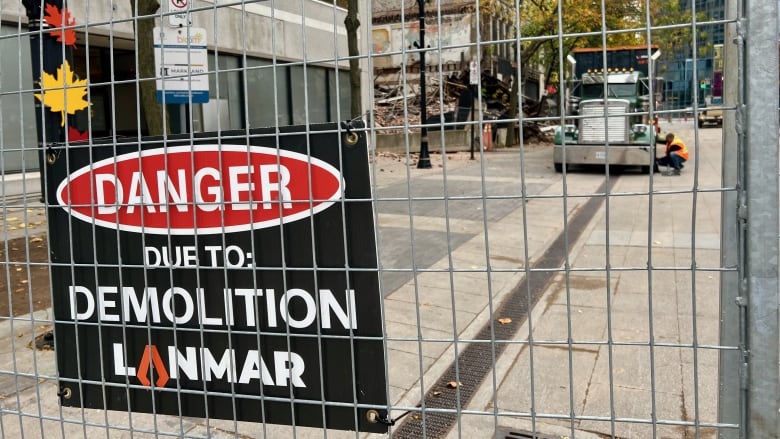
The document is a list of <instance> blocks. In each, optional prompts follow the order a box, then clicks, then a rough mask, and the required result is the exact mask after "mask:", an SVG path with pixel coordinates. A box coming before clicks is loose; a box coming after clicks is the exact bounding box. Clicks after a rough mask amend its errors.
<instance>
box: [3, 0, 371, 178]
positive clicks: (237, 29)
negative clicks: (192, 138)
mask: <svg viewBox="0 0 780 439" xmlns="http://www.w3.org/2000/svg"><path fill="white" fill-rule="evenodd" d="M168 1H170V0H168ZM131 3H132V2H131V0H114V1H110V2H95V1H87V0H70V1H68V3H67V7H68V10H69V12H70V15H71V18H72V19H74V20H75V26H76V27H75V30H76V38H77V41H76V46H75V49H74V50H73V54H74V57H73V58H74V59H73V63H74V66H73V70H74V71H75V72H76V74H77V76H78V77H79V78H80V79H87V81H88V94H87V98H86V99H87V100H88V101H89V103H90V104H91V106H90V110H91V111H89V112H84V111H82V112H79V113H83V115H79V116H78V123H77V125H78V127H79V129H80V130H88V131H89V132H90V133H91V135H92V136H93V137H105V136H122V135H131V136H137V135H138V133H141V134H142V135H143V134H146V127H145V122H144V117H143V114H142V112H143V106H142V105H140V103H139V96H140V91H139V79H138V74H137V71H138V61H137V56H136V39H135V31H134V25H133V14H132V11H131ZM161 3H162V5H163V6H162V7H161V9H160V10H159V11H158V12H157V14H156V15H158V16H157V17H156V18H155V21H156V25H157V26H163V27H166V26H170V14H169V13H168V2H166V1H164V0H163V1H161ZM332 3H333V2H330V3H328V2H323V1H318V0H306V1H303V2H300V1H297V2H283V1H275V2H271V1H269V2H255V3H246V4H242V3H238V2H237V3H236V4H226V3H224V2H219V1H218V0H196V1H191V2H190V5H189V7H190V20H191V26H193V27H198V28H203V29H205V30H206V36H207V50H208V80H209V100H208V102H207V103H204V104H192V105H178V104H177V105H168V106H167V111H168V113H169V115H170V127H171V131H172V132H173V133H180V132H199V131H215V130H217V129H218V128H219V129H220V130H228V129H244V128H256V127H266V126H276V125H280V126H283V125H297V124H306V123H321V122H333V121H338V120H346V119H349V118H350V111H349V103H350V86H349V65H348V62H347V61H346V57H347V56H348V52H347V38H346V30H345V27H344V18H345V16H346V10H345V9H343V8H340V7H336V6H334V5H333V4H332ZM0 6H1V7H2V9H1V10H2V25H1V26H0V56H2V57H3V59H6V60H7V59H18V60H19V63H9V62H3V63H0V78H1V79H0V111H2V120H1V121H0V123H1V124H2V134H1V137H0V150H1V151H2V159H3V165H2V171H3V173H4V174H7V173H14V172H27V171H34V170H36V169H38V157H37V152H36V148H37V142H38V140H37V138H36V130H35V122H36V120H35V110H34V105H35V98H34V97H33V93H34V91H33V78H32V68H31V57H32V56H37V53H32V52H33V50H31V48H30V31H29V30H28V27H27V17H26V12H25V9H24V7H23V6H22V3H21V2H19V1H18V0H1V3H0ZM363 22H367V21H365V20H363ZM362 39H363V41H365V40H366V39H365V38H362ZM364 88H365V87H364Z"/></svg>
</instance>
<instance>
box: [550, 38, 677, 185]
mask: <svg viewBox="0 0 780 439" xmlns="http://www.w3.org/2000/svg"><path fill="white" fill-rule="evenodd" d="M659 55H660V51H659V50H658V47H657V46H651V47H648V46H622V47H612V48H607V49H604V48H600V47H599V48H582V49H575V50H573V51H572V53H571V54H569V55H568V56H567V59H568V60H569V63H570V64H571V66H572V79H571V80H569V81H568V83H567V94H568V95H567V99H566V107H567V108H566V116H565V117H566V123H565V124H564V125H562V126H558V127H557V128H556V130H555V140H554V147H553V164H554V167H555V170H556V171H557V172H563V170H564V169H571V166H572V165H607V164H609V165H610V166H613V165H620V166H634V167H639V168H640V169H641V170H642V171H643V172H649V171H650V170H651V169H652V167H653V165H654V163H655V154H656V153H655V149H656V141H655V130H654V129H653V124H652V121H651V120H650V117H649V115H650V111H651V107H652V108H653V109H654V108H655V107H654V106H656V105H657V104H658V103H659V102H660V100H661V96H662V95H663V94H662V91H663V80H662V79H661V78H657V77H656V75H655V72H654V70H655V63H654V61H655V60H656V59H657V58H658V56H659Z"/></svg>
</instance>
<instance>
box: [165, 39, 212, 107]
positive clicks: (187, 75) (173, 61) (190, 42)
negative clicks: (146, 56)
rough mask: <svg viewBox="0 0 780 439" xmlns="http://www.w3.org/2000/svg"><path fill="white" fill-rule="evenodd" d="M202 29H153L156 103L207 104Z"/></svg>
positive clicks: (206, 70) (204, 40)
mask: <svg viewBox="0 0 780 439" xmlns="http://www.w3.org/2000/svg"><path fill="white" fill-rule="evenodd" d="M206 41H207V40H206V29H203V28H199V27H184V28H179V29H163V28H159V27H156V28H154V66H155V71H156V72H157V101H158V102H160V103H166V104H187V103H189V102H192V103H206V102H208V101H209V77H208V75H207V73H208V66H209V64H208V52H207V51H206Z"/></svg>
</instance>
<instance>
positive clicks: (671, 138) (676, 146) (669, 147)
mask: <svg viewBox="0 0 780 439" xmlns="http://www.w3.org/2000/svg"><path fill="white" fill-rule="evenodd" d="M686 160H688V148H686V147H685V142H683V141H682V140H681V139H680V138H679V137H677V136H675V135H674V134H673V133H669V134H667V135H666V155H664V156H663V157H661V158H660V159H658V164H659V165H661V166H671V167H672V175H680V169H682V168H683V162H685V161H686Z"/></svg>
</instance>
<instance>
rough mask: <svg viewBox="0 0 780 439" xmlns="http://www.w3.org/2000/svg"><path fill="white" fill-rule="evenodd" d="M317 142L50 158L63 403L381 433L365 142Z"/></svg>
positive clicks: (273, 140)
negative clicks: (51, 159)
mask: <svg viewBox="0 0 780 439" xmlns="http://www.w3.org/2000/svg"><path fill="white" fill-rule="evenodd" d="M307 129H308V133H307V132H306V131H305V130H304V128H303V127H289V128H280V133H279V134H275V132H274V130H273V129H264V130H252V131H250V132H249V133H248V134H247V132H244V131H242V132H222V133H220V135H221V136H220V138H217V137H215V136H214V135H213V133H212V134H202V135H201V134H199V135H196V137H195V138H194V139H190V138H183V137H182V138H176V137H169V138H168V140H167V141H165V142H163V140H162V139H159V138H150V139H144V140H143V141H142V142H141V143H140V144H139V143H135V142H128V143H116V144H105V145H100V144H94V143H93V144H92V145H86V144H84V145H81V144H69V146H68V148H63V149H62V150H60V151H58V152H57V154H55V155H54V157H56V160H53V163H50V164H48V169H47V172H46V176H47V177H48V178H47V194H46V196H47V205H48V209H49V218H50V222H49V224H50V225H49V233H50V236H51V238H52V239H51V262H52V264H51V272H52V278H53V280H52V288H53V289H54V304H53V305H54V314H55V318H56V326H55V337H56V339H55V341H56V352H57V360H58V361H57V364H58V367H59V379H60V381H59V385H60V394H61V395H62V399H61V400H62V404H63V405H66V406H77V407H85V408H96V409H108V410H123V411H126V410H130V411H134V412H147V413H158V414H173V415H181V416H193V417H210V418H222V419H236V420H240V421H258V422H268V423H278V424H293V423H294V424H295V425H299V426H313V427H325V428H334V429H348V430H360V431H369V432H384V431H386V429H387V427H386V426H385V425H383V424H381V423H376V419H377V418H383V417H386V408H387V394H386V384H385V364H384V344H383V343H384V342H383V336H382V335H383V332H382V323H381V322H382V319H381V314H380V302H379V301H380V295H379V283H378V273H377V255H376V241H375V235H374V233H375V226H374V216H373V205H372V202H371V193H370V182H369V171H368V153H367V147H366V141H365V136H364V135H363V134H359V135H358V136H357V137H355V135H354V133H348V134H346V135H345V134H344V133H343V132H339V131H338V127H337V125H335V124H326V125H315V126H309V127H307ZM345 139H349V140H350V141H351V142H347V141H346V140H345ZM355 139H356V142H355ZM349 143H354V144H349ZM277 144H278V146H277Z"/></svg>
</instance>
